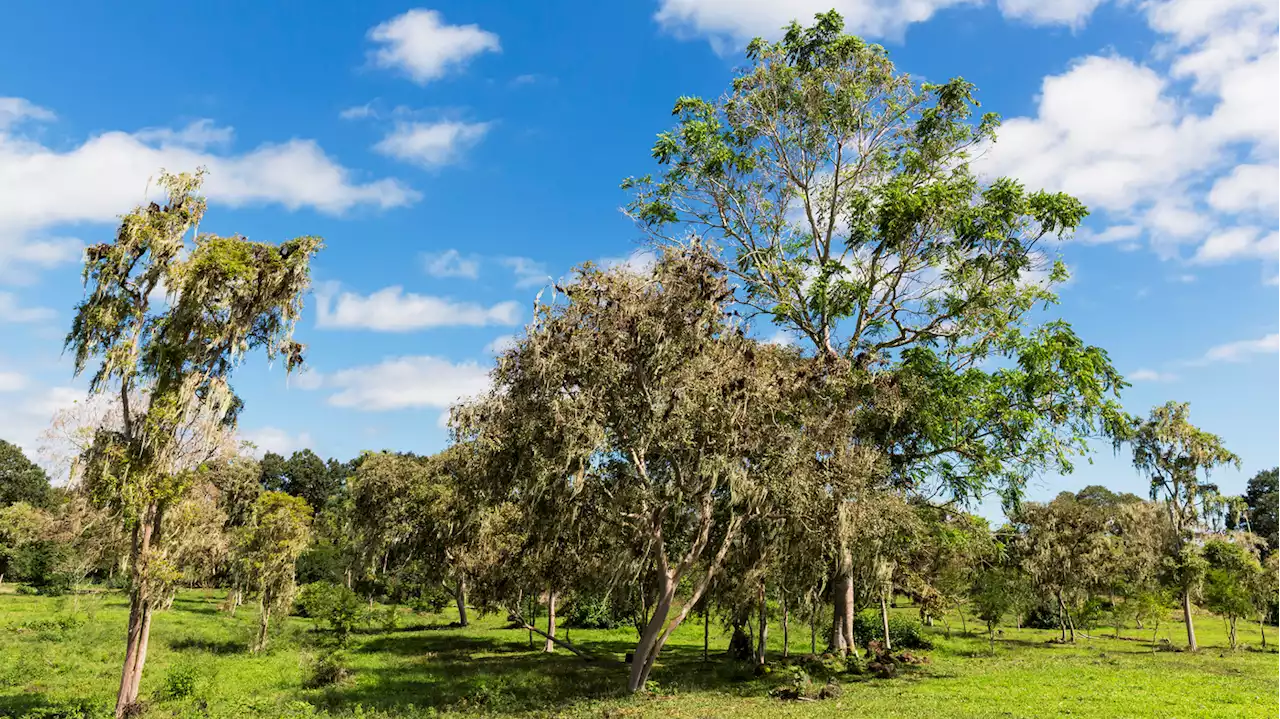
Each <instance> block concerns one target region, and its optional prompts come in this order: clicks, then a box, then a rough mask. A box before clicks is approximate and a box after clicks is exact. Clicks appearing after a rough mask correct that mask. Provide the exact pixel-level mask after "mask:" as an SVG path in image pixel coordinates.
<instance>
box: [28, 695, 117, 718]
mask: <svg viewBox="0 0 1280 719" xmlns="http://www.w3.org/2000/svg"><path fill="white" fill-rule="evenodd" d="M111 715H112V710H111V707H110V706H109V705H107V703H106V702H105V701H94V700H90V699H73V700H69V701H61V702H58V703H56V704H47V705H45V706H39V707H32V708H30V709H27V710H26V712H25V713H24V714H23V715H22V716H24V717H27V719H99V718H101V719H106V717H110V716H111Z"/></svg>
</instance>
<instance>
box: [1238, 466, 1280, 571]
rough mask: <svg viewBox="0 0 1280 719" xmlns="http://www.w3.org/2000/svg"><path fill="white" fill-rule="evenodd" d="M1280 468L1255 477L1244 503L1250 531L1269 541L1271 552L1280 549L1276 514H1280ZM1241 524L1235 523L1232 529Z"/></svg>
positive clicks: (1251, 481) (1268, 547)
mask: <svg viewBox="0 0 1280 719" xmlns="http://www.w3.org/2000/svg"><path fill="white" fill-rule="evenodd" d="M1277 478H1280V468H1276V467H1272V468H1271V469H1267V470H1263V471H1261V472H1258V473H1257V474H1255V475H1253V477H1252V478H1250V479H1249V484H1248V486H1247V487H1246V488H1245V492H1244V503H1245V506H1246V507H1247V508H1248V509H1247V511H1248V515H1247V519H1248V529H1249V531H1251V532H1253V533H1254V534H1256V535H1258V536H1259V537H1262V538H1263V539H1265V540H1267V550H1268V551H1270V552H1274V551H1276V549H1277V548H1280V525H1278V524H1277V521H1276V513H1277V512H1280V492H1277V486H1276V484H1277ZM1237 524H1240V523H1239V522H1233V526H1232V528H1235V525H1237Z"/></svg>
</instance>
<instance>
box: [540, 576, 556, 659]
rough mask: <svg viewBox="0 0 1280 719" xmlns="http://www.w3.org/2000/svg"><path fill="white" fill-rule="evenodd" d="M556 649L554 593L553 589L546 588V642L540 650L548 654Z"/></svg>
mask: <svg viewBox="0 0 1280 719" xmlns="http://www.w3.org/2000/svg"><path fill="white" fill-rule="evenodd" d="M555 650H556V593H555V591H554V590H551V589H548V590H547V642H546V644H543V645H542V651H544V652H546V653H547V654H550V653H551V652H554V651H555Z"/></svg>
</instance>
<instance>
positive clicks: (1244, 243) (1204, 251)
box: [1192, 227, 1278, 264]
mask: <svg viewBox="0 0 1280 719" xmlns="http://www.w3.org/2000/svg"><path fill="white" fill-rule="evenodd" d="M1277 249H1278V248H1277V236H1276V233H1275V232H1270V233H1267V234H1263V232H1262V230H1259V229H1258V228H1256V227H1231V228H1228V229H1225V230H1220V231H1218V232H1215V233H1213V234H1212V235H1210V236H1209V238H1208V239H1206V240H1205V241H1204V244H1202V245H1200V248H1199V249H1198V250H1196V254H1195V256H1194V257H1193V258H1192V261H1193V262H1197V263H1201V264H1209V263H1214V262H1224V261H1226V260H1233V259H1238V258H1241V257H1275V256H1276V254H1277Z"/></svg>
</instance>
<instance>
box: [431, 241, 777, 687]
mask: <svg viewBox="0 0 1280 719" xmlns="http://www.w3.org/2000/svg"><path fill="white" fill-rule="evenodd" d="M721 273H722V268H721V267H720V265H719V263H718V262H717V261H716V260H715V258H714V257H712V256H711V255H709V254H708V253H706V252H703V251H699V250H698V249H696V248H691V249H688V250H684V251H671V252H668V253H664V254H663V255H662V256H661V257H660V258H659V259H658V261H657V264H656V266H655V267H654V268H653V270H652V271H651V272H647V273H644V274H643V275H641V274H633V273H631V272H629V271H627V270H625V269H614V270H610V271H600V270H598V269H596V268H594V267H592V266H590V265H586V266H584V267H582V268H580V269H579V270H578V271H577V275H576V277H575V281H574V282H573V283H571V284H569V285H568V286H566V287H562V288H560V289H561V290H562V291H563V296H564V298H565V299H564V301H563V302H561V303H558V304H554V305H541V306H539V308H538V310H537V317H536V319H535V320H534V323H533V324H532V325H531V326H530V328H529V330H528V335H527V337H525V338H524V339H522V340H521V341H520V342H518V344H517V345H516V347H514V348H513V349H511V350H509V351H507V352H506V353H504V354H503V355H502V356H501V357H500V358H499V360H498V365H497V367H496V369H495V370H494V372H493V373H492V380H493V382H492V384H493V389H492V390H491V391H490V392H489V394H487V395H486V396H485V397H484V398H482V400H481V401H478V402H476V403H473V404H471V405H468V406H464V407H461V408H459V409H458V410H457V411H455V413H454V416H453V423H454V425H455V432H456V434H457V435H458V438H459V439H460V440H462V441H465V442H468V443H471V446H474V447H475V451H479V452H483V453H485V454H486V455H487V457H488V459H487V460H486V463H487V464H488V465H489V469H488V470H486V471H485V472H484V473H483V474H484V476H486V477H488V478H490V479H491V480H492V481H494V482H497V483H498V484H497V485H496V487H495V489H494V494H495V495H496V496H499V497H502V498H508V499H510V500H511V501H516V502H521V501H523V498H526V497H528V498H539V499H541V498H546V499H547V500H548V501H554V502H556V503H558V504H559V505H560V506H561V507H563V508H564V511H567V512H571V511H572V508H574V507H576V506H577V505H578V504H579V503H580V502H582V501H583V500H584V499H585V500H587V501H590V502H593V503H596V504H597V510H598V511H596V512H595V513H594V514H593V515H592V516H593V517H598V518H599V521H596V522H594V523H590V524H588V523H586V522H575V523H574V525H573V526H574V527H575V528H576V529H577V531H580V532H595V533H615V534H616V536H617V537H618V541H617V543H616V544H617V546H619V549H620V550H621V553H620V554H619V555H618V556H617V558H616V562H617V563H618V564H619V565H623V566H625V567H627V568H628V570H629V571H631V572H633V577H635V578H637V579H640V578H647V577H652V584H648V586H646V587H645V589H644V591H645V592H646V594H647V596H648V598H647V601H646V606H647V608H648V613H649V616H648V618H647V620H646V622H645V627H644V630H643V633H642V635H641V637H640V640H639V642H638V643H637V646H636V650H635V652H634V654H633V658H632V662H631V672H630V677H629V679H628V688H629V690H630V691H633V692H634V691H636V690H638V689H640V688H641V687H643V686H644V683H645V681H646V680H647V678H648V676H649V673H650V671H651V670H652V668H653V665H654V663H655V662H656V661H657V658H658V655H659V653H660V652H661V650H662V647H663V645H664V644H665V642H666V641H667V639H668V638H669V637H670V636H671V633H672V632H673V631H675V629H676V628H677V627H678V626H679V625H680V623H681V622H683V621H684V619H685V618H686V617H687V616H688V614H689V613H690V612H691V611H692V609H693V607H694V606H695V605H696V604H697V602H698V600H699V599H700V598H701V597H702V595H703V594H704V593H705V592H706V589H707V586H708V584H709V583H710V581H711V579H712V578H713V577H714V576H715V575H716V574H717V573H718V572H719V571H720V569H721V567H722V566H723V563H724V559H725V556H726V555H727V554H728V552H729V551H730V549H731V547H732V546H733V545H734V542H735V541H736V540H737V537H738V536H739V531H740V529H741V527H742V525H743V523H744V522H746V521H748V520H750V519H751V518H752V517H754V516H756V515H757V514H758V513H759V512H760V510H761V507H763V506H764V502H763V498H764V497H765V496H766V495H767V494H768V487H769V483H770V482H772V481H776V482H779V483H781V482H784V481H785V478H786V477H787V476H788V475H789V474H790V473H789V471H787V468H788V467H789V465H790V464H794V462H793V461H792V462H789V460H794V458H795V457H794V452H795V445H794V443H793V442H791V441H788V434H787V432H788V430H787V424H786V421H787V420H786V411H787V409H786V408H787V407H788V406H789V402H787V401H786V400H785V399H784V398H783V395H784V394H785V392H786V391H787V390H788V389H789V388H790V387H793V386H794V384H795V383H794V380H792V381H788V380H787V369H788V367H790V362H789V359H788V358H789V357H790V355H789V354H788V353H787V352H786V351H785V350H781V349H779V348H773V347H766V346H760V345H758V344H756V343H754V342H752V341H750V340H748V339H747V338H746V337H744V336H743V335H742V334H741V332H740V331H739V330H738V329H737V328H735V327H734V326H732V325H731V324H730V319H731V318H730V316H729V315H728V314H727V312H726V307H725V303H726V302H727V301H728V300H729V298H730V296H731V295H730V291H729V288H728V285H727V283H726V282H725V280H724V278H723V276H722V274H721ZM558 294H559V293H558ZM557 536H558V533H555V532H547V533H545V534H544V533H542V532H533V538H534V540H535V541H543V542H546V541H548V540H550V541H554V540H555V538H556V537H557ZM713 538H715V540H716V542H717V544H716V545H715V546H712V545H711V540H712V539H713ZM649 570H652V571H649ZM682 589H685V590H686V591H688V594H687V595H686V596H685V597H682V598H683V600H684V603H683V607H681V608H679V609H676V600H677V595H678V593H680V592H681V590H682Z"/></svg>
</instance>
